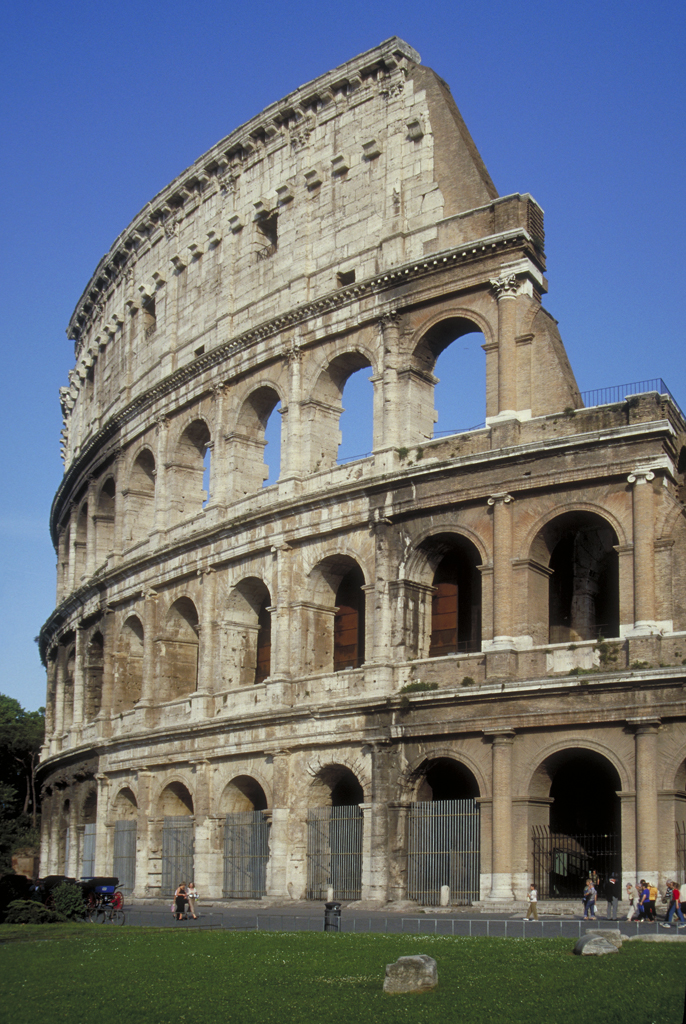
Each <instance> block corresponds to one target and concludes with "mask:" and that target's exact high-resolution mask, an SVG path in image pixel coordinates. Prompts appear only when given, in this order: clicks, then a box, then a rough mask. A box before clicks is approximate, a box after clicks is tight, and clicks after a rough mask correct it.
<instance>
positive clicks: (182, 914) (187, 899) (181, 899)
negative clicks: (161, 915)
mask: <svg viewBox="0 0 686 1024" xmlns="http://www.w3.org/2000/svg"><path fill="white" fill-rule="evenodd" d="M197 898H198V891H197V889H196V888H195V882H189V884H188V885H186V883H185V882H182V883H181V885H180V886H179V887H178V888H177V890H176V892H175V893H174V903H173V904H172V912H173V914H174V917H175V918H176V920H177V921H184V920H185V921H187V920H188V913H189V911H190V915H191V917H192V918H193V920H194V921H197V920H198V915H197V914H196V912H195V901H196V900H197Z"/></svg>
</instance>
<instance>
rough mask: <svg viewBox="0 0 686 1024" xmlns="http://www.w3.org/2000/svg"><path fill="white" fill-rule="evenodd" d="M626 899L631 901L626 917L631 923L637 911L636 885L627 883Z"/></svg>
mask: <svg viewBox="0 0 686 1024" xmlns="http://www.w3.org/2000/svg"><path fill="white" fill-rule="evenodd" d="M626 898H627V900H628V901H629V910H628V912H627V915H626V919H627V921H631V919H632V918H633V916H634V914H635V913H636V912H637V911H636V900H637V899H638V890H637V889H636V886H635V885H632V884H631V882H627V883H626Z"/></svg>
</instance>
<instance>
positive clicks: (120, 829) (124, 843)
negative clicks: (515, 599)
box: [112, 786, 138, 893]
mask: <svg viewBox="0 0 686 1024" xmlns="http://www.w3.org/2000/svg"><path fill="white" fill-rule="evenodd" d="M112 816H113V817H114V819H115V822H114V851H113V857H112V874H113V875H114V876H115V877H116V878H118V879H119V888H120V889H122V891H123V892H125V893H131V892H133V889H134V886H135V884H136V836H137V829H138V821H137V819H138V802H137V800H136V797H135V796H134V794H133V792H132V791H131V790H130V789H129V788H128V786H126V787H125V788H124V789H120V790H119V792H118V793H117V797H116V799H115V801H114V803H113V804H112Z"/></svg>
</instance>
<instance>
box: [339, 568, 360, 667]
mask: <svg viewBox="0 0 686 1024" xmlns="http://www.w3.org/2000/svg"><path fill="white" fill-rule="evenodd" d="M363 586H364V576H363V575H362V570H361V569H360V567H359V566H357V565H356V566H354V567H353V568H352V569H350V571H349V572H347V573H346V574H345V576H344V577H343V579H342V580H341V582H340V583H339V585H338V590H337V591H336V615H335V618H334V626H333V635H334V643H333V670H334V672H340V671H341V670H342V669H346V668H358V667H359V666H360V665H362V664H363V663H364V611H365V602H364V590H363V589H362V587H363Z"/></svg>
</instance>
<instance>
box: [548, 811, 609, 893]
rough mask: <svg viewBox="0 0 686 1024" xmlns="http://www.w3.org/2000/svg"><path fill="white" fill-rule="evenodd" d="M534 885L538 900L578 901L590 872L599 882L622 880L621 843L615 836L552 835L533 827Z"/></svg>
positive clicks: (557, 833)
mask: <svg viewBox="0 0 686 1024" xmlns="http://www.w3.org/2000/svg"><path fill="white" fill-rule="evenodd" d="M532 842H533V857H534V885H535V886H536V889H537V890H538V898H539V900H555V899H581V895H582V893H583V891H584V884H585V882H586V879H587V878H588V875H589V873H590V872H591V871H595V872H597V874H598V875H599V876H600V877H601V878H602V879H607V878H610V877H611V876H612V875H613V874H616V875H617V876H618V877H621V871H622V858H621V840H620V837H619V836H618V835H615V834H612V833H607V834H605V835H574V836H567V835H563V834H562V833H561V832H552V831H551V830H550V827H549V826H548V825H534V826H533V835H532Z"/></svg>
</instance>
